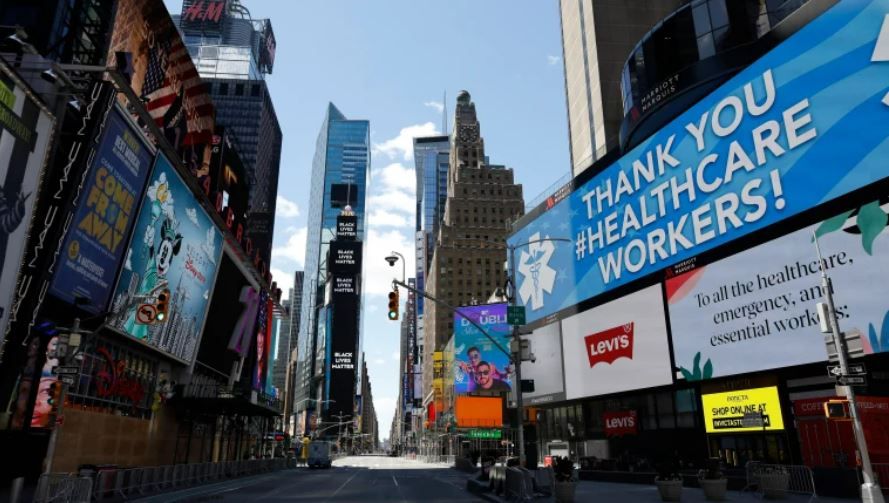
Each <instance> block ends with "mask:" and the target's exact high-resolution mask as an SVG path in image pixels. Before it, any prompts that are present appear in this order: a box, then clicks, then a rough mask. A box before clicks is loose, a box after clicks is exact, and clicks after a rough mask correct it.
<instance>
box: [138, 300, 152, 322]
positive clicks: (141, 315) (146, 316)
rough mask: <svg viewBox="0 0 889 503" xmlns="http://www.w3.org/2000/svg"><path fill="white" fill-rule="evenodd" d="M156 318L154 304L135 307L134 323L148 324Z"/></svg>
mask: <svg viewBox="0 0 889 503" xmlns="http://www.w3.org/2000/svg"><path fill="white" fill-rule="evenodd" d="M156 318H157V307H155V306H154V304H142V305H140V306H139V308H138V309H136V323H141V324H142V325H148V324H149V323H153V322H154V320H155V319H156Z"/></svg>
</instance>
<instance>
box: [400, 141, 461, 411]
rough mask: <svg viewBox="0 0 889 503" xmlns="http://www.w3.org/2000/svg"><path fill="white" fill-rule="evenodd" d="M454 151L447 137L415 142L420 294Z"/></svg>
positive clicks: (419, 319)
mask: <svg viewBox="0 0 889 503" xmlns="http://www.w3.org/2000/svg"><path fill="white" fill-rule="evenodd" d="M450 150H451V141H450V137H449V136H447V135H439V136H425V137H421V138H414V171H415V173H416V176H417V219H416V222H417V224H416V255H415V256H416V285H417V288H418V289H420V290H423V289H424V288H425V285H426V271H427V270H428V269H429V262H430V261H431V260H432V248H433V245H435V236H436V235H438V224H439V222H441V217H442V215H444V206H445V201H446V200H447V198H448V155H449V152H450ZM425 300H426V299H424V298H423V297H422V296H421V297H419V298H417V300H416V302H415V303H414V304H415V306H414V311H415V313H414V322H415V333H414V338H415V341H414V343H415V344H416V345H417V347H418V348H419V351H417V361H415V362H414V363H416V364H422V362H423V356H422V355H423V347H424V346H425V337H424V331H423V314H424V313H423V308H424V307H425ZM408 412H409V411H408Z"/></svg>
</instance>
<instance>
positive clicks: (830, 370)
mask: <svg viewBox="0 0 889 503" xmlns="http://www.w3.org/2000/svg"><path fill="white" fill-rule="evenodd" d="M846 367H847V370H848V373H847V374H846V375H850V376H852V375H859V376H863V375H865V374H866V373H867V367H865V366H864V364H863V363H851V364H849V365H847V366H846ZM827 375H829V376H830V377H839V376H841V375H843V370H842V369H841V368H840V366H839V365H828V366H827Z"/></svg>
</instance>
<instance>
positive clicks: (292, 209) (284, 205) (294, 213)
mask: <svg viewBox="0 0 889 503" xmlns="http://www.w3.org/2000/svg"><path fill="white" fill-rule="evenodd" d="M275 216H276V217H282V218H296V217H298V216H299V206H297V204H296V203H294V202H293V201H290V200H289V199H287V198H285V197H284V196H280V195H279V196H278V200H277V201H276V203H275Z"/></svg>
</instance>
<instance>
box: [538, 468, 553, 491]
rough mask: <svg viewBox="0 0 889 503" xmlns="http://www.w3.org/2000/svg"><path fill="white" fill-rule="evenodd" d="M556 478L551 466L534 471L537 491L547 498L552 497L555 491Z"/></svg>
mask: <svg viewBox="0 0 889 503" xmlns="http://www.w3.org/2000/svg"><path fill="white" fill-rule="evenodd" d="M555 484H556V477H555V474H554V473H553V469H552V467H550V466H547V467H544V468H538V469H537V470H534V485H535V491H536V492H539V493H542V494H543V495H545V496H552V494H553V492H554V490H555Z"/></svg>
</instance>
